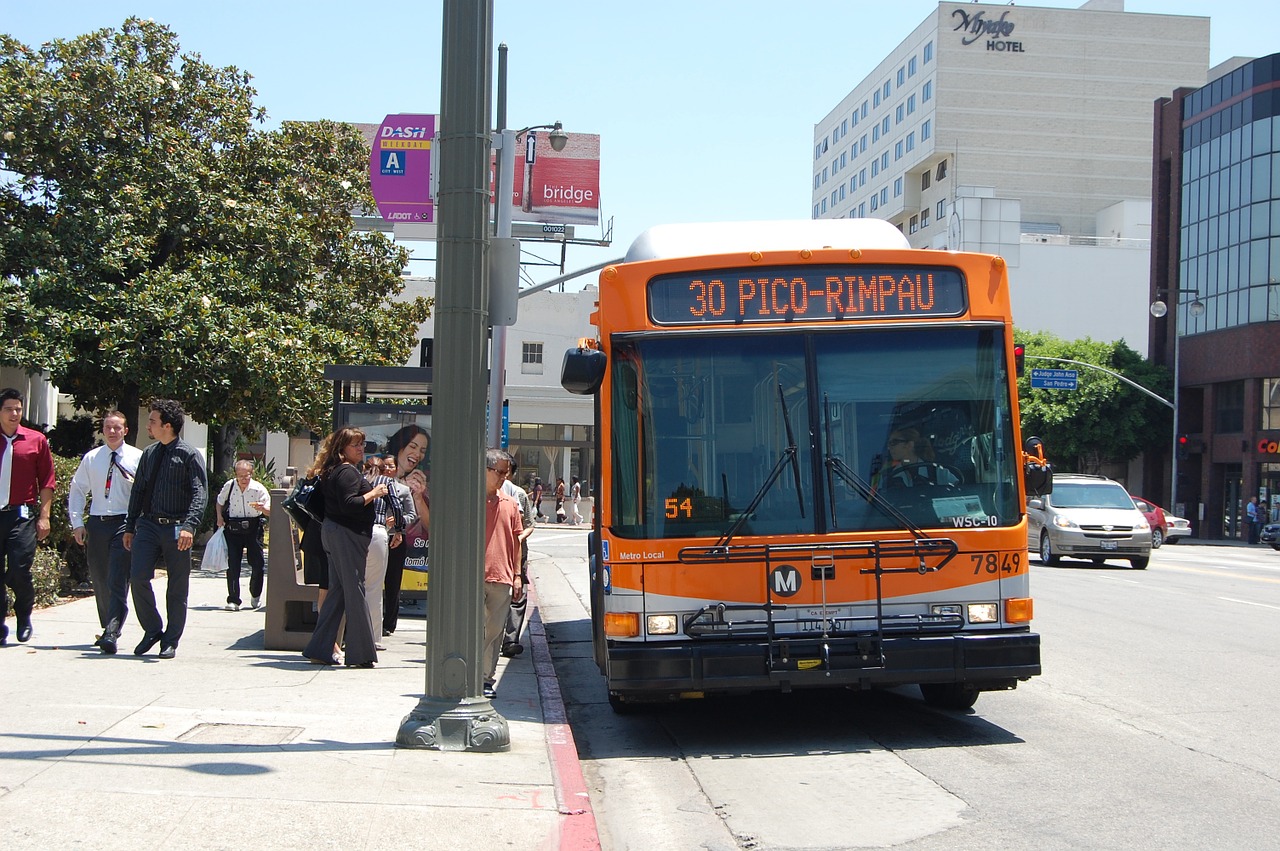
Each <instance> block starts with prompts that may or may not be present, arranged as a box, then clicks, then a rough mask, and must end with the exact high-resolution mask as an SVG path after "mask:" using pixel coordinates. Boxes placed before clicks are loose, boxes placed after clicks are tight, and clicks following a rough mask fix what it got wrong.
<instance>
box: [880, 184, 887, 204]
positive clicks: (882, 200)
mask: <svg viewBox="0 0 1280 851" xmlns="http://www.w3.org/2000/svg"><path fill="white" fill-rule="evenodd" d="M880 203H881V204H888V203H889V187H888V186H886V187H884V188H883V189H881V190H880Z"/></svg>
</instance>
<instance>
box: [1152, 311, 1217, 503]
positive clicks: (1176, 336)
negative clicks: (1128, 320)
mask: <svg viewBox="0 0 1280 851" xmlns="http://www.w3.org/2000/svg"><path fill="white" fill-rule="evenodd" d="M1183 292H1195V291H1194V290H1183V289H1182V288H1181V287H1170V288H1169V289H1167V290H1163V289H1161V290H1157V291H1156V300H1155V301H1153V302H1152V303H1151V315H1152V316H1154V317H1155V318H1156V319H1164V320H1165V330H1166V333H1167V332H1168V329H1169V328H1170V327H1172V329H1173V450H1172V452H1171V453H1170V455H1171V456H1172V461H1171V462H1170V464H1169V477H1170V481H1169V508H1170V509H1171V510H1172V511H1174V512H1175V513H1176V514H1178V516H1180V517H1184V516H1186V511H1185V509H1182V510H1179V508H1178V436H1179V431H1180V429H1179V425H1180V423H1179V415H1180V413H1181V411H1180V410H1179V407H1178V399H1179V396H1180V394H1181V393H1182V374H1181V370H1182V333H1181V332H1180V330H1179V328H1178V320H1179V318H1180V313H1181V308H1182V293H1183ZM1170 294H1172V295H1173V296H1174V297H1173V298H1172V299H1171V300H1170V301H1171V303H1172V305H1173V307H1174V309H1173V310H1170V309H1169V305H1168V304H1165V302H1164V299H1163V298H1161V296H1164V297H1165V298H1167V297H1168V296H1169V295H1170ZM1204 311H1205V306H1204V302H1202V301H1201V300H1200V296H1199V294H1198V293H1197V294H1196V297H1195V299H1194V300H1193V301H1192V302H1191V304H1189V305H1188V306H1187V312H1188V313H1189V314H1190V315H1191V316H1193V317H1195V316H1201V315H1203V314H1204ZM1170 314H1172V315H1170ZM1166 316H1168V318H1167V319H1165V317H1166Z"/></svg>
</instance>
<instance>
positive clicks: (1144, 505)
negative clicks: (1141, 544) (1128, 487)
mask: <svg viewBox="0 0 1280 851" xmlns="http://www.w3.org/2000/svg"><path fill="white" fill-rule="evenodd" d="M1131 496H1132V495H1131ZM1132 498H1133V504H1134V506H1135V507H1136V508H1137V509H1138V510H1139V511H1141V512H1142V516H1143V517H1145V518H1147V522H1148V523H1150V524H1151V549H1153V550H1154V549H1157V548H1158V547H1159V546H1160V545H1161V544H1163V543H1164V542H1165V540H1166V539H1167V538H1168V537H1169V521H1168V520H1166V519H1165V516H1164V509H1163V508H1161V507H1160V506H1158V505H1156V504H1155V503H1154V502H1151V501H1150V500H1146V499H1143V498H1142V497H1140V496H1134V497H1132Z"/></svg>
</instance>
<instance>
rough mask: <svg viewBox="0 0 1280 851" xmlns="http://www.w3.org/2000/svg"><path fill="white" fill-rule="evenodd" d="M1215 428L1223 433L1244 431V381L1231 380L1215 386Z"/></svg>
mask: <svg viewBox="0 0 1280 851" xmlns="http://www.w3.org/2000/svg"><path fill="white" fill-rule="evenodd" d="M1215 391H1216V392H1215V393H1214V394H1213V395H1214V403H1215V407H1216V408H1217V410H1215V411H1214V412H1213V421H1214V427H1215V428H1214V430H1215V431H1217V432H1219V433H1221V434H1239V433H1240V432H1242V431H1244V382H1243V381H1229V382H1226V383H1224V384H1219V385H1217V386H1216V388H1215Z"/></svg>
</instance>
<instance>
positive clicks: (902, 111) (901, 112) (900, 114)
mask: <svg viewBox="0 0 1280 851" xmlns="http://www.w3.org/2000/svg"><path fill="white" fill-rule="evenodd" d="M906 111H907V107H906V106H905V105H903V104H898V108H897V109H896V110H894V112H893V123H894V124H901V123H902V119H903V118H904V117H906Z"/></svg>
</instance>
